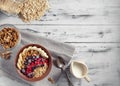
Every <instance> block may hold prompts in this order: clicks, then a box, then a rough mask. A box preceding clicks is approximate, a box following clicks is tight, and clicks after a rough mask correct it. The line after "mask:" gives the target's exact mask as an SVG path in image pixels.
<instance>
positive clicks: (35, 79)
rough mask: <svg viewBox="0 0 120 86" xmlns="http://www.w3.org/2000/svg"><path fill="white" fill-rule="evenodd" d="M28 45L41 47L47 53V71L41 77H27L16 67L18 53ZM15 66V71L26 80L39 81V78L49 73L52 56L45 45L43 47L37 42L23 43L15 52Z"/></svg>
mask: <svg viewBox="0 0 120 86" xmlns="http://www.w3.org/2000/svg"><path fill="white" fill-rule="evenodd" d="M29 46H36V47H38V48H41V49H43V50H44V51H45V52H46V53H47V55H48V56H49V67H48V69H47V71H46V72H45V74H44V75H42V76H41V77H37V78H28V77H26V76H25V75H23V74H22V73H21V72H20V70H19V69H18V67H17V61H18V58H19V54H20V53H21V52H22V51H23V50H24V49H25V48H27V47H29ZM15 68H16V71H17V73H18V74H19V75H20V76H21V77H22V78H23V79H25V80H27V81H31V82H35V81H40V80H42V79H44V78H45V77H46V76H47V75H48V74H49V73H50V71H51V69H52V56H51V54H50V53H49V51H48V50H47V49H46V48H45V47H43V46H42V45H39V44H27V45H24V46H23V47H22V48H21V49H20V50H19V51H18V53H17V55H16V58H15Z"/></svg>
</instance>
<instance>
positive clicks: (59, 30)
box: [16, 25, 120, 43]
mask: <svg viewBox="0 0 120 86" xmlns="http://www.w3.org/2000/svg"><path fill="white" fill-rule="evenodd" d="M16 27H18V28H19V29H28V28H29V29H28V30H29V31H32V32H36V34H37V35H39V36H44V37H47V38H50V39H54V40H58V41H61V42H68V43H70V42H77V43H109V42H110V43H119V42H120V39H119V36H120V29H119V28H120V26H89V25H88V26H52V25H51V26H49V25H48V26H46V25H45V26H41V25H16Z"/></svg>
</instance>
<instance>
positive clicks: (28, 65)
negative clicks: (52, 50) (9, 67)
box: [15, 44, 52, 81]
mask: <svg viewBox="0 0 120 86" xmlns="http://www.w3.org/2000/svg"><path fill="white" fill-rule="evenodd" d="M15 66H16V69H17V72H18V73H19V75H20V76H21V77H22V78H23V79H25V80H27V81H38V80H41V79H43V78H45V77H46V76H47V75H48V74H49V72H50V70H51V67H52V58H51V55H50V54H49V52H48V50H47V49H46V48H44V47H42V46H41V45H38V44H29V45H26V46H24V47H23V48H21V49H20V51H19V52H18V54H17V57H16V60H15Z"/></svg>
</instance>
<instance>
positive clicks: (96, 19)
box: [0, 0, 120, 24]
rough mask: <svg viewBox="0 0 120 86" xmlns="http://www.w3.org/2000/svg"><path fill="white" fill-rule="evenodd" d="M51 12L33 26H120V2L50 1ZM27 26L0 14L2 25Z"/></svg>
mask: <svg viewBox="0 0 120 86" xmlns="http://www.w3.org/2000/svg"><path fill="white" fill-rule="evenodd" d="M49 2H50V10H49V11H48V12H47V13H46V15H45V16H44V17H42V18H41V21H33V22H31V24H119V22H120V20H119V15H120V7H119V3H120V1H119V0H94V1H93V0H92V1H91V0H64V3H63V1H60V0H50V1H49ZM4 23H11V24H25V23H24V22H22V21H21V20H20V19H18V18H17V17H15V18H14V17H7V16H5V15H3V14H0V24H4ZM28 24H29V23H28Z"/></svg>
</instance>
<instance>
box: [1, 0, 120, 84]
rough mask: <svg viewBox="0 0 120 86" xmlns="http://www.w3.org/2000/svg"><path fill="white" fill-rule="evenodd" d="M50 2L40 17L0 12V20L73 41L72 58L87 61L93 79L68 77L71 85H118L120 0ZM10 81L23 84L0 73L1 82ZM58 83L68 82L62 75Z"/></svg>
mask: <svg viewBox="0 0 120 86" xmlns="http://www.w3.org/2000/svg"><path fill="white" fill-rule="evenodd" d="M49 3H50V7H51V8H50V10H49V11H48V12H47V13H46V15H45V16H43V17H42V19H41V21H34V22H31V23H24V22H22V21H21V20H20V19H18V18H17V17H8V16H5V15H4V14H2V13H1V14H0V24H6V23H9V24H14V25H15V26H16V27H18V28H20V29H28V30H31V31H33V32H36V34H38V35H40V36H45V37H47V38H50V39H54V40H58V41H61V42H65V43H67V44H71V45H74V46H75V47H76V51H75V54H74V58H75V59H80V60H83V61H85V62H86V64H87V65H88V67H89V76H90V78H91V79H92V81H91V82H90V83H87V82H86V81H85V80H84V79H82V80H77V79H75V78H74V77H71V80H72V81H73V83H74V86H120V38H119V37H120V17H119V16H120V0H49ZM61 82H62V83H61ZM12 85H13V86H14V85H17V86H24V85H23V84H20V83H19V82H16V81H15V80H11V79H9V78H8V77H5V76H2V74H1V75H0V86H12ZM36 86H39V85H36ZM59 86H67V81H66V79H65V78H64V76H63V78H62V79H60V81H59Z"/></svg>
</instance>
